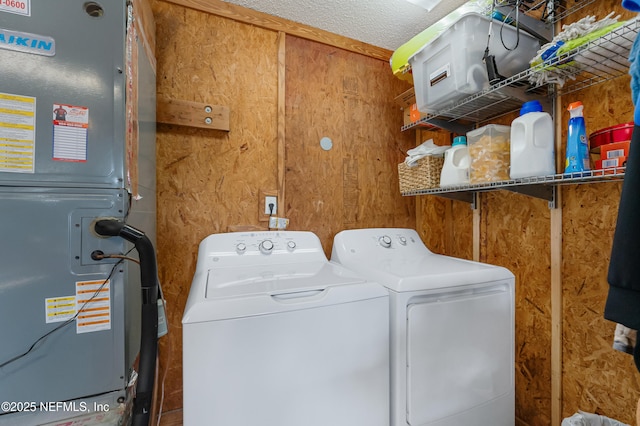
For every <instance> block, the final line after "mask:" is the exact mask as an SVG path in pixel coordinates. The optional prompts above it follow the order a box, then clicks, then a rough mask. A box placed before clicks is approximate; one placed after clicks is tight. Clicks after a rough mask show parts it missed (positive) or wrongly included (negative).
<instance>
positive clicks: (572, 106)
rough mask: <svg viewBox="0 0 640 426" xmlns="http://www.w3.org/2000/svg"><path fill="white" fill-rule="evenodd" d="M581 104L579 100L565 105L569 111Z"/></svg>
mask: <svg viewBox="0 0 640 426" xmlns="http://www.w3.org/2000/svg"><path fill="white" fill-rule="evenodd" d="M581 106H582V102H580V101H576V102H572V103H570V104H569V106H568V107H567V110H568V111H571V110H572V109H576V108H580V107H581Z"/></svg>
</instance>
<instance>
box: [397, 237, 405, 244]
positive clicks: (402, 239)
mask: <svg viewBox="0 0 640 426" xmlns="http://www.w3.org/2000/svg"><path fill="white" fill-rule="evenodd" d="M398 239H399V240H400V244H402V245H403V246H406V245H407V239H406V238H405V237H400V238H398Z"/></svg>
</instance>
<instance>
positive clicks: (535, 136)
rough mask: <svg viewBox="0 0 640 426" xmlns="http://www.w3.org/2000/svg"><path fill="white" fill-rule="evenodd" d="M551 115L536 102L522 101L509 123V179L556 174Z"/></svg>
mask: <svg viewBox="0 0 640 426" xmlns="http://www.w3.org/2000/svg"><path fill="white" fill-rule="evenodd" d="M555 161H556V160H555V142H554V129H553V120H552V119H551V115H549V114H548V113H546V112H543V111H542V105H540V102H538V101H531V102H526V103H525V104H523V105H522V109H521V110H520V117H518V118H516V119H515V120H513V122H512V123H511V168H510V170H509V177H510V178H511V179H516V178H522V177H531V176H546V175H553V174H555V173H556V162H555Z"/></svg>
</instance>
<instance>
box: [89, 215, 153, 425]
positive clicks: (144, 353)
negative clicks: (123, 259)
mask: <svg viewBox="0 0 640 426" xmlns="http://www.w3.org/2000/svg"><path fill="white" fill-rule="evenodd" d="M94 229H95V231H96V233H97V234H99V235H102V236H105V237H116V236H119V237H121V238H124V239H125V240H127V241H129V242H131V243H133V244H134V245H135V247H136V250H137V251H138V255H139V258H140V285H141V288H142V324H141V331H140V362H139V365H138V380H137V385H136V396H135V399H134V401H133V419H132V425H133V426H146V425H148V424H149V419H150V415H151V409H152V407H151V404H152V399H153V386H154V380H155V370H156V357H157V353H158V304H157V300H158V287H159V283H158V268H157V265H156V254H155V250H154V249H153V244H152V243H151V240H149V238H148V237H147V236H146V235H145V234H144V233H143V232H142V231H139V230H138V229H136V228H133V227H131V226H129V225H127V224H125V223H123V222H120V221H118V220H115V219H104V220H99V221H97V222H96V223H95V226H94Z"/></svg>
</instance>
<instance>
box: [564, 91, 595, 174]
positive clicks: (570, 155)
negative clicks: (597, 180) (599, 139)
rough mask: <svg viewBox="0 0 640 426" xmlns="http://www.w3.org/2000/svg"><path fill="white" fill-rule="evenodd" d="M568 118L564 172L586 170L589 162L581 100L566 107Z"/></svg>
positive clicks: (588, 167) (589, 166)
mask: <svg viewBox="0 0 640 426" xmlns="http://www.w3.org/2000/svg"><path fill="white" fill-rule="evenodd" d="M567 109H568V110H569V114H571V117H570V118H569V133H568V136H567V155H566V161H565V169H564V172H565V173H575V172H586V171H589V170H591V165H590V163H589V140H588V139H587V129H586V126H585V123H584V116H583V115H582V109H583V105H582V102H579V101H578V102H573V103H571V104H569V107H568V108H567Z"/></svg>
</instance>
